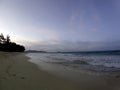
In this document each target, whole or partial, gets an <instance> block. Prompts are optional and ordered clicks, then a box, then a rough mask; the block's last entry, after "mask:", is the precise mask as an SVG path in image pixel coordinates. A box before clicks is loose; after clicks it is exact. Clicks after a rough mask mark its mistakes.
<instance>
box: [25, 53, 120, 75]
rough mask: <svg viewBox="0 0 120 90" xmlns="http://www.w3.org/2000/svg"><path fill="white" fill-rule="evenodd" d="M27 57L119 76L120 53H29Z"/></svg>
mask: <svg viewBox="0 0 120 90" xmlns="http://www.w3.org/2000/svg"><path fill="white" fill-rule="evenodd" d="M27 56H29V57H31V58H33V59H36V60H39V61H42V62H45V63H50V64H58V65H62V66H65V67H69V68H74V69H76V70H78V71H79V70H81V69H82V70H86V71H91V72H96V73H97V72H98V73H109V74H116V73H117V74H120V52H119V51H104V52H59V53H29V54H28V55H27Z"/></svg>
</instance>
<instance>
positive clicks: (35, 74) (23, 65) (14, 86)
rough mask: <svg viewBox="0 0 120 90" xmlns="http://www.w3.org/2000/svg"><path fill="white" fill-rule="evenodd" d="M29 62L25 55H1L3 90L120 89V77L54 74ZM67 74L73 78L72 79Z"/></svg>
mask: <svg viewBox="0 0 120 90" xmlns="http://www.w3.org/2000/svg"><path fill="white" fill-rule="evenodd" d="M29 59H30V58H28V57H26V56H25V53H5V52H4V53H3V52H0V90H120V78H119V77H111V76H110V77H108V76H95V75H87V74H82V73H81V74H80V73H79V74H75V73H74V74H73V73H72V72H67V71H65V73H64V74H63V73H62V71H61V75H57V74H56V75H54V74H51V73H50V72H47V71H46V70H43V69H40V68H38V66H37V65H35V64H33V63H31V62H29V61H28V60H29ZM58 74H59V73H58ZM67 74H70V75H69V76H70V78H72V77H73V76H74V77H73V78H72V79H69V78H67V76H68V75H67ZM63 75H64V76H65V77H64V76H63Z"/></svg>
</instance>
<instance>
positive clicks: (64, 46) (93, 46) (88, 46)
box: [29, 41, 120, 51]
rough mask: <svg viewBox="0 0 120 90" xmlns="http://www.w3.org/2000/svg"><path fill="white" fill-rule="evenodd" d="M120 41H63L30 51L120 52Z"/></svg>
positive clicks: (36, 46)
mask: <svg viewBox="0 0 120 90" xmlns="http://www.w3.org/2000/svg"><path fill="white" fill-rule="evenodd" d="M119 46H120V41H109V42H104V41H103V42H96V41H91V42H90V41H77V42H70V41H61V42H57V43H53V44H38V45H33V46H31V47H29V49H36V50H45V51H96V50H118V49H119V50H120V47H119Z"/></svg>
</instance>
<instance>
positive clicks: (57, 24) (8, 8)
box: [0, 0, 120, 51]
mask: <svg viewBox="0 0 120 90" xmlns="http://www.w3.org/2000/svg"><path fill="white" fill-rule="evenodd" d="M0 33H3V34H5V35H7V34H9V35H10V36H11V40H12V41H15V42H16V43H19V44H22V45H25V46H26V48H27V49H35V50H45V51H84V50H87V51H88V50H114V49H115V50H118V49H120V0H0Z"/></svg>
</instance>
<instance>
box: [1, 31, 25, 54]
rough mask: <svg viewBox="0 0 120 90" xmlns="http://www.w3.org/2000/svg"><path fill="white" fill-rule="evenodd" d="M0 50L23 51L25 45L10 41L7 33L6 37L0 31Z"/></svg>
mask: <svg viewBox="0 0 120 90" xmlns="http://www.w3.org/2000/svg"><path fill="white" fill-rule="evenodd" d="M0 51H4V52H24V51H25V47H24V46H22V45H19V44H16V43H15V42H11V40H10V36H9V35H7V36H6V38H5V37H4V35H3V34H2V33H1V34H0Z"/></svg>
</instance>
